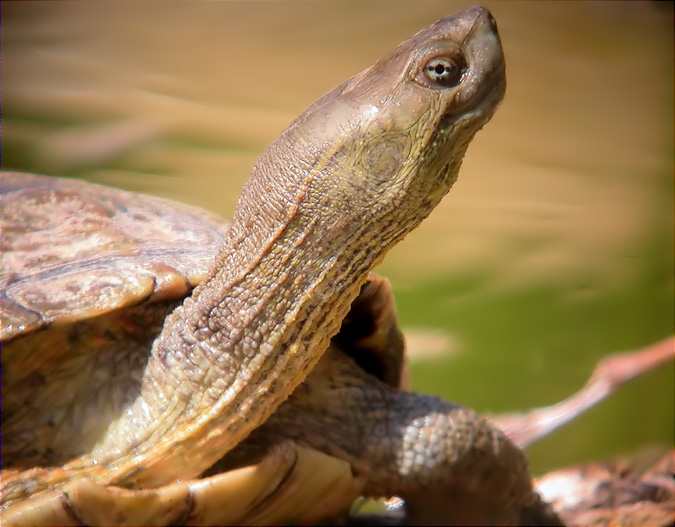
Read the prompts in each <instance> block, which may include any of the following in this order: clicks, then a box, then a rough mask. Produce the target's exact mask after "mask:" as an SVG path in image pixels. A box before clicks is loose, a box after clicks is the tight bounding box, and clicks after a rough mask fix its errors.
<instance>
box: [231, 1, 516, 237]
mask: <svg viewBox="0 0 675 527" xmlns="http://www.w3.org/2000/svg"><path fill="white" fill-rule="evenodd" d="M504 89H505V74H504V56H503V53H502V48H501V43H500V40H499V35H498V33H497V27H496V24H495V21H494V19H493V18H492V15H491V14H490V13H489V11H487V10H486V9H484V8H481V7H474V8H471V9H468V10H465V11H463V12H461V13H459V14H457V15H455V16H451V17H447V18H443V19H441V20H438V21H437V22H435V23H434V24H432V25H430V26H428V27H427V28H425V29H423V30H421V31H420V32H418V33H417V34H416V35H414V36H413V37H412V38H410V39H409V40H407V41H405V42H403V43H401V44H400V45H399V46H398V47H397V48H395V49H394V50H393V51H392V52H391V53H390V54H389V55H387V56H385V57H383V58H382V59H380V60H379V61H378V62H376V63H375V64H374V65H372V66H371V67H369V68H367V69H365V70H364V71H362V72H361V73H359V74H357V75H355V76H354V77H352V78H351V79H349V80H347V81H345V82H344V83H342V84H341V85H340V86H338V87H337V88H335V89H334V90H332V91H331V92H329V93H327V94H326V95H324V96H323V97H321V98H320V99H319V100H317V101H316V102H315V103H314V104H312V105H311V106H310V107H309V108H308V109H307V110H306V111H305V112H304V113H303V114H302V115H300V116H299V117H298V118H297V119H296V120H295V121H293V123H291V125H290V126H289V127H288V128H287V129H286V131H285V132H284V133H283V134H282V135H281V136H280V137H279V139H278V140H277V141H275V142H274V143H273V144H272V145H271V146H270V147H269V148H268V150H267V151H266V152H265V153H264V154H263V155H262V156H261V158H260V159H259V161H258V164H257V166H256V168H255V170H254V174H253V177H252V178H251V180H250V182H249V187H248V188H247V189H245V191H244V194H243V196H242V201H240V209H242V210H244V211H245V212H246V213H247V215H249V216H250V214H251V212H253V209H256V212H255V214H256V215H257V216H258V217H264V218H265V219H264V220H263V221H265V222H268V223H269V226H270V227H273V226H274V225H279V224H280V223H287V222H288V220H289V217H288V214H287V212H288V210H292V211H293V214H294V216H293V217H294V218H295V219H294V221H295V222H296V223H297V224H306V223H307V222H310V221H311V222H312V224H317V223H318V224H320V225H321V230H322V232H323V233H325V234H326V236H327V237H329V238H330V239H331V240H332V241H333V243H331V244H330V245H332V246H338V245H339V244H340V242H339V239H342V238H344V237H349V238H350V239H351V240H355V239H356V240H366V239H367V238H368V235H364V234H363V233H364V232H368V233H370V236H373V237H377V244H378V246H379V247H380V248H382V249H386V248H387V247H389V246H391V245H392V244H393V243H394V242H395V241H397V240H399V239H400V238H401V237H402V236H404V235H405V234H406V233H407V232H409V231H410V230H412V229H413V228H414V227H415V226H416V225H417V224H418V223H419V222H420V221H421V220H422V219H423V218H425V217H426V216H427V215H428V214H429V213H430V212H431V210H432V209H433V208H434V206H435V205H436V204H437V203H438V202H439V201H440V199H441V198H442V197H443V196H444V195H445V193H446V192H447V191H448V189H449V188H450V186H451V185H452V183H453V182H454V180H455V178H456V175H457V172H458V170H459V166H460V164H461V160H462V157H463V155H464V152H465V150H466V148H467V146H468V144H469V142H470V141H471V139H472V137H473V136H474V134H475V133H476V131H478V130H479V129H480V128H481V127H482V126H483V125H484V124H485V123H486V122H487V121H488V120H489V119H490V117H491V116H492V114H493V113H494V111H495V109H496V107H497V104H498V103H499V102H500V100H501V99H502V97H503V95H504ZM270 189H275V192H274V193H270ZM277 197H278V198H279V203H278V204H277V203H276V202H275V204H274V205H272V204H271V200H272V199H276V198H277ZM244 204H245V205H246V206H245V207H244V206H242V205H244ZM289 204H295V205H296V206H293V207H292V209H289V208H288V205H289ZM297 212H299V214H296V213H297ZM303 212H304V213H306V214H303ZM273 228H275V229H276V227H273ZM318 245H321V246H323V244H317V246H318Z"/></svg>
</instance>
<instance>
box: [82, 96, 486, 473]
mask: <svg viewBox="0 0 675 527" xmlns="http://www.w3.org/2000/svg"><path fill="white" fill-rule="evenodd" d="M348 87H349V83H345V84H344V85H343V86H341V87H339V88H337V89H336V90H334V92H332V93H330V94H328V95H326V96H325V97H324V98H322V99H320V100H319V101H317V103H315V104H314V105H313V106H312V107H310V109H309V110H308V111H307V112H306V113H305V114H303V115H302V116H300V117H299V118H298V119H297V120H296V121H295V122H294V123H293V124H291V126H290V127H289V129H288V130H287V131H286V132H285V133H284V134H283V135H282V136H281V137H280V138H279V139H278V140H277V141H276V142H275V143H274V144H272V145H271V146H270V148H269V149H268V150H267V151H266V152H265V153H264V154H263V155H262V156H261V158H260V159H259V160H258V162H257V164H256V166H255V168H254V172H253V175H252V177H251V179H250V181H249V183H248V184H247V186H246V187H245V189H244V190H243V193H242V195H241V197H240V200H239V203H238V207H237V211H236V214H235V217H234V219H233V223H232V226H231V228H230V230H229V232H228V236H227V239H226V242H225V245H224V247H223V249H222V251H221V253H220V255H219V257H218V260H217V262H216V265H215V266H214V267H213V270H212V272H211V274H210V276H209V278H208V279H207V280H206V281H205V283H203V284H202V285H201V286H200V287H198V288H197V289H196V290H195V291H194V294H193V295H192V297H191V298H189V299H187V300H186V301H185V303H184V305H183V306H181V307H180V308H178V309H176V311H175V312H174V313H173V314H172V315H171V316H170V317H168V319H167V321H166V323H165V326H164V329H163V331H162V333H161V334H160V336H159V337H158V339H157V340H156V342H155V345H154V347H153V349H152V353H151V357H150V359H149V362H148V366H147V368H146V370H145V373H144V378H143V381H142V390H141V394H140V396H139V398H138V399H137V400H136V401H135V403H134V404H133V405H132V406H131V407H130V408H129V409H128V411H127V412H126V413H125V415H123V416H122V418H121V419H120V420H119V421H117V422H116V423H113V425H112V426H111V427H110V429H109V431H108V433H107V435H106V437H105V438H104V439H103V441H102V442H101V443H100V444H99V447H98V448H97V449H96V450H95V452H94V453H93V457H94V459H95V460H96V461H97V462H98V463H105V464H107V465H108V466H110V467H113V468H117V467H119V468H118V470H117V471H115V470H113V471H112V474H113V476H112V477H110V478H109V479H108V481H110V482H115V483H118V484H124V485H144V486H145V485H159V484H163V483H166V482H168V481H171V480H172V479H173V478H176V477H183V478H185V477H190V476H196V475H198V474H199V473H200V472H202V471H203V470H205V469H206V468H208V467H209V466H210V465H211V464H212V463H214V462H215V461H216V460H217V459H218V458H219V457H221V456H222V455H223V454H224V453H225V452H226V451H228V450H230V449H231V448H232V447H234V446H235V445H236V444H237V443H239V442H240V441H241V440H243V439H244V438H245V437H246V436H247V435H248V433H250V431H251V430H253V429H254V428H255V427H257V426H258V425H260V424H261V423H262V422H264V421H265V420H266V419H267V417H268V416H269V415H270V414H271V413H272V412H273V411H274V410H275V409H276V408H277V407H278V406H279V405H280V404H281V403H282V402H283V401H284V400H285V399H286V398H287V397H288V396H289V395H290V393H291V392H292V390H293V389H294V388H295V387H296V386H297V385H298V384H299V383H300V382H302V380H303V379H304V378H305V377H306V375H307V373H308V372H309V371H310V370H311V369H312V368H313V367H314V365H315V364H316V363H317V361H318V360H319V358H320V357H321V355H322V353H323V352H324V351H325V349H326V348H327V346H328V344H329V341H330V338H331V337H332V336H333V335H334V334H336V333H337V331H338V330H339V327H340V323H341V321H342V319H343V318H344V316H345V315H346V313H347V311H348V309H349V306H350V304H351V302H352V300H353V299H354V298H355V297H356V295H357V293H358V291H359V289H360V287H361V285H362V284H363V282H364V281H365V279H366V276H367V273H368V271H369V270H370V269H371V268H372V267H373V266H374V265H375V264H376V263H377V261H378V260H379V259H381V258H382V256H383V255H384V253H385V252H386V251H387V250H388V249H389V248H390V247H391V246H392V245H393V244H394V243H395V242H396V241H398V240H400V239H401V238H402V237H403V236H404V235H405V234H406V233H407V232H409V231H410V230H412V229H413V228H414V227H415V226H416V225H417V224H418V223H419V222H420V221H421V220H422V219H423V218H424V217H426V216H427V215H428V214H429V212H430V211H431V209H432V208H433V207H434V206H435V205H436V203H437V202H438V201H439V200H440V198H441V197H442V196H443V195H444V194H445V192H447V190H448V189H449V187H450V184H451V182H452V181H453V180H454V179H455V176H456V173H457V170H458V169H459V163H460V161H461V157H462V154H463V152H464V149H465V148H466V145H467V144H468V141H469V139H470V137H471V136H472V135H473V133H471V134H470V136H469V137H468V138H464V139H465V140H463V141H461V142H459V143H458V144H456V145H445V144H443V145H441V146H443V147H444V148H452V149H456V150H458V151H456V152H453V154H452V155H450V156H440V158H441V159H445V160H447V159H451V160H453V162H452V163H450V164H440V163H439V161H438V159H439V156H437V155H433V156H429V160H428V161H426V160H425V158H424V152H421V151H419V150H417V151H416V150H415V149H416V148H417V149H419V148H421V147H419V146H418V145H425V144H427V143H431V142H432V141H431V138H430V137H429V136H430V135H432V134H434V133H436V132H434V130H435V129H436V126H435V124H436V123H435V122H428V121H425V120H423V119H419V118H417V119H416V121H412V122H410V123H409V124H408V123H407V126H404V127H401V126H400V123H397V128H398V130H403V132H400V131H399V132H397V133H394V134H389V135H386V134H384V135H383V131H384V130H387V129H389V128H390V127H391V123H390V122H388V121H387V119H391V118H390V117H388V115H389V114H387V113H386V112H382V111H381V110H382V108H383V106H385V105H386V104H388V103H387V102H385V103H384V105H383V106H381V107H380V108H377V107H375V106H374V105H371V107H370V108H366V109H365V110H364V108H363V103H361V102H359V101H358V100H357V101H354V100H351V99H349V98H348V97H347V96H343V91H345V90H346V89H348ZM399 102H400V101H399ZM408 102H410V101H408ZM412 103H415V104H418V105H422V104H428V101H426V100H422V99H419V100H416V101H412ZM391 104H394V103H391ZM434 110H435V109H434V108H433V106H430V107H429V108H428V112H427V113H426V119H427V120H430V121H434V120H437V119H440V116H439V115H438V112H435V111H434ZM400 113H401V112H400V111H397V112H392V114H393V115H397V114H400ZM350 114H351V115H354V116H355V117H354V119H352V120H349V119H345V115H350ZM364 115H365V116H366V118H364ZM399 118H400V117H399ZM333 121H334V122H333ZM336 123H337V124H336ZM429 125H431V126H429ZM473 131H474V132H475V130H473ZM425 134H426V136H427V137H424V135H425ZM443 139H444V138H441V139H440V140H439V141H437V143H442V142H443V141H442V140H443ZM434 148H438V145H434ZM444 163H445V161H444ZM430 171H433V173H434V177H428V173H429V172H430ZM418 172H420V173H423V174H425V178H424V182H423V184H420V182H419V181H418V182H415V178H414V177H411V174H414V173H418ZM413 184H414V185H415V189H414V191H412V190H411V188H410V187H411V186H412V185H413ZM432 189H433V190H432ZM150 449H152V451H153V452H152V458H151V457H150V456H147V460H148V461H147V463H146V462H142V463H141V469H139V468H138V463H137V460H138V456H139V455H140V456H143V455H144V453H147V452H149V450H150ZM158 452H161V455H158ZM131 454H133V455H134V456H136V462H134V463H130V462H129V459H130V457H131ZM74 466H76V467H77V466H81V465H80V463H79V462H75V465H74Z"/></svg>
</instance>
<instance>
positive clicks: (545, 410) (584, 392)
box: [490, 337, 675, 448]
mask: <svg viewBox="0 0 675 527" xmlns="http://www.w3.org/2000/svg"><path fill="white" fill-rule="evenodd" d="M673 359H675V338H672V337H671V338H669V339H666V340H663V341H661V342H658V343H656V344H652V345H651V346H648V347H646V348H642V349H640V350H638V351H633V352H628V353H617V354H615V355H610V356H609V357H606V358H604V359H602V360H601V361H600V362H599V363H598V365H597V366H596V367H595V370H594V371H593V374H592V375H591V378H590V379H589V380H588V382H587V383H586V384H585V385H584V387H583V388H581V389H580V390H579V391H578V392H576V393H575V394H573V395H571V396H570V397H568V398H567V399H564V400H562V401H560V402H559V403H556V404H553V405H551V406H544V407H541V408H533V409H531V410H527V411H525V412H520V413H512V414H501V415H497V416H493V417H491V418H490V419H491V421H492V422H493V423H494V424H495V425H496V426H497V427H499V428H501V429H502V430H503V431H504V433H506V435H508V436H509V437H510V438H511V440H512V441H513V442H514V443H516V444H517V445H518V446H520V447H521V448H525V447H528V446H529V445H531V444H532V443H534V442H535V441H538V440H540V439H542V438H543V437H546V436H547V435H549V434H550V433H551V432H553V431H554V430H557V429H558V428H560V427H562V426H563V425H565V424H567V423H569V422H570V421H572V420H573V419H576V418H577V417H578V416H580V415H581V414H583V413H584V412H586V411H587V410H589V409H590V408H592V407H593V406H595V405H596V404H598V403H599V402H601V401H603V400H604V399H605V398H607V397H608V396H609V395H611V394H612V393H614V392H615V391H616V390H617V389H618V388H619V387H621V386H622V385H623V384H625V383H626V382H628V381H630V380H631V379H634V378H636V377H639V376H640V375H643V374H645V373H647V372H648V371H651V370H653V369H655V368H657V367H659V366H661V365H662V364H665V363H666V362H668V361H671V360H673Z"/></svg>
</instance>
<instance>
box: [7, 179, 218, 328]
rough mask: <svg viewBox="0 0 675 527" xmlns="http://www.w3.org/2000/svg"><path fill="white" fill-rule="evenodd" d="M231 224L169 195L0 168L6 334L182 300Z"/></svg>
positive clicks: (208, 265) (198, 279)
mask: <svg viewBox="0 0 675 527" xmlns="http://www.w3.org/2000/svg"><path fill="white" fill-rule="evenodd" d="M225 230H226V224H225V222H224V221H222V220H221V219H220V218H219V217H218V216H216V215H212V214H210V213H208V212H205V211H201V210H199V209H196V208H193V207H190V206H186V205H182V204H179V203H174V202H172V201H169V200H165V199H161V198H156V197H152V196H146V195H143V194H137V193H131V192H126V191H123V190H117V189H111V188H106V187H102V186H99V185H94V184H91V183H84V182H81V181H77V180H69V179H60V178H54V177H46V176H35V175H31V174H19V173H0V249H1V252H0V341H4V340H9V339H11V338H14V337H16V336H18V335H21V334H25V333H27V332H30V331H34V330H36V329H39V328H41V327H45V326H47V325H49V324H52V323H57V324H59V323H70V322H73V321H76V320H82V319H85V318H89V317H94V316H97V315H100V314H103V313H107V312H109V311H112V310H114V309H119V308H122V307H125V306H129V305H135V304H138V303H139V302H143V301H150V302H155V301H163V300H171V299H178V298H181V297H183V296H185V295H186V294H187V293H188V292H189V291H190V289H191V288H192V287H194V286H195V285H197V284H198V283H200V282H201V281H202V280H203V279H204V277H205V276H206V274H207V273H208V270H209V267H210V266H211V264H212V263H213V261H214V259H215V256H216V254H217V250H218V247H219V245H220V244H221V243H222V239H223V236H224V233H225Z"/></svg>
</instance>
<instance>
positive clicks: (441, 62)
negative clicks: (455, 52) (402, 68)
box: [424, 57, 465, 88]
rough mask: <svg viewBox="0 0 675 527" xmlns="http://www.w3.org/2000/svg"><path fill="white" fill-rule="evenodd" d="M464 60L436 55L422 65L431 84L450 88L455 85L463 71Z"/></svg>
mask: <svg viewBox="0 0 675 527" xmlns="http://www.w3.org/2000/svg"><path fill="white" fill-rule="evenodd" d="M464 67H465V65H464V62H463V61H462V62H460V61H458V60H453V59H450V58H449V57H436V58H433V59H431V60H430V61H429V62H427V63H426V65H425V66H424V75H425V76H426V78H427V79H428V80H430V81H431V82H432V83H433V84H435V85H437V86H440V87H443V88H452V87H453V86H457V85H458V84H459V81H460V80H461V78H462V74H463V73H464Z"/></svg>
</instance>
